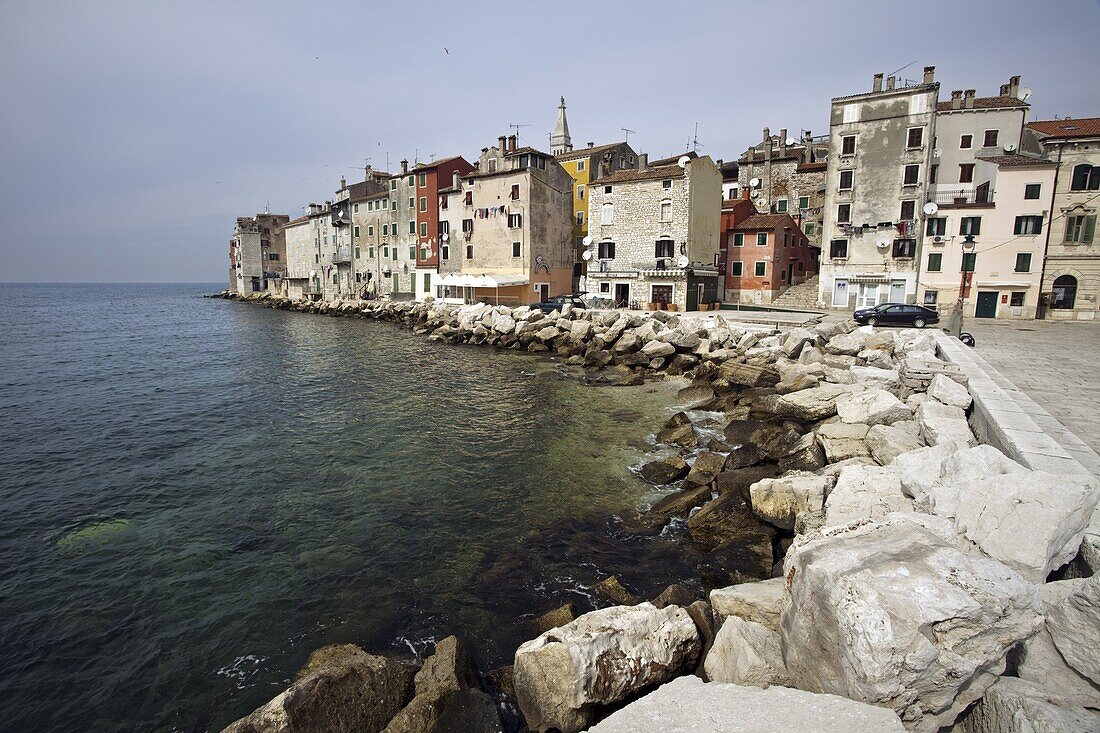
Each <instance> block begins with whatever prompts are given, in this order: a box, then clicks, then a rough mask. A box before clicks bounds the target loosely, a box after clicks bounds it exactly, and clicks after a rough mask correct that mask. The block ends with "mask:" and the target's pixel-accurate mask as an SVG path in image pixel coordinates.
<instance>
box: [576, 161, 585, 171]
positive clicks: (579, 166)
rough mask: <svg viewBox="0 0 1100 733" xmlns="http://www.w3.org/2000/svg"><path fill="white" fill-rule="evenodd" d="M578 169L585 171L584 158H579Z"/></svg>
mask: <svg viewBox="0 0 1100 733" xmlns="http://www.w3.org/2000/svg"><path fill="white" fill-rule="evenodd" d="M577 170H578V171H583V170H584V161H583V160H578V161H577Z"/></svg>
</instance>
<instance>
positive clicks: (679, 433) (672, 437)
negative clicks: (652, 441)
mask: <svg viewBox="0 0 1100 733" xmlns="http://www.w3.org/2000/svg"><path fill="white" fill-rule="evenodd" d="M657 442H658V443H670V444H672V445H678V446H680V447H682V448H694V447H695V446H697V445H699V439H698V438H697V437H696V436H695V428H694V427H692V425H691V420H690V418H688V416H687V413H685V412H677V413H676V414H675V415H673V416H672V417H670V418H669V420H668V422H666V423H665V424H664V427H662V428H661V430H660V432H658V433H657Z"/></svg>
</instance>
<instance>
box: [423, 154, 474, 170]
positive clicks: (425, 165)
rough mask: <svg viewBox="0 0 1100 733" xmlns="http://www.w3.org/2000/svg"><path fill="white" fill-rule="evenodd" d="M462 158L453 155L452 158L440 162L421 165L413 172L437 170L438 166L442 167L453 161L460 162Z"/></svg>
mask: <svg viewBox="0 0 1100 733" xmlns="http://www.w3.org/2000/svg"><path fill="white" fill-rule="evenodd" d="M461 157H462V156H461V155H452V156H450V157H447V158H440V159H439V160H433V161H430V162H428V163H421V164H420V165H418V166H416V167H415V168H413V170H414V171H428V170H431V169H432V168H435V167H437V166H441V165H443V164H444V163H449V162H450V161H452V160H458V159H459V158H461Z"/></svg>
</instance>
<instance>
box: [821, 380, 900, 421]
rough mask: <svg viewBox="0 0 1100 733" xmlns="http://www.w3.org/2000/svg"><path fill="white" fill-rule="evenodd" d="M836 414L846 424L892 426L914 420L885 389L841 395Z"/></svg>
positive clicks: (837, 402)
mask: <svg viewBox="0 0 1100 733" xmlns="http://www.w3.org/2000/svg"><path fill="white" fill-rule="evenodd" d="M853 368H854V367H853ZM836 414H837V415H839V416H840V419H841V420H842V421H844V422H846V423H862V424H863V425H892V424H894V423H896V422H900V421H902V420H911V419H912V418H913V413H912V412H911V411H910V410H909V408H908V407H906V406H905V404H904V403H903V402H902V401H901V400H899V399H898V398H897V397H895V396H894V395H893V394H891V393H890V392H887V391H886V390H884V389H868V390H862V391H854V392H849V393H848V394H843V395H840V396H839V397H837V400H836Z"/></svg>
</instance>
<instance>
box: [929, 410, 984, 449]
mask: <svg viewBox="0 0 1100 733" xmlns="http://www.w3.org/2000/svg"><path fill="white" fill-rule="evenodd" d="M917 425H918V426H919V427H920V435H921V437H922V438H923V439H924V442H925V443H927V444H928V445H943V444H944V443H965V444H967V445H976V444H977V442H978V441H977V440H975V438H974V434H973V433H972V432H970V425H969V424H968V423H967V422H966V413H964V412H963V411H962V409H961V408H959V407H951V406H950V405H945V404H943V403H942V402H937V401H936V400H925V401H924V402H922V403H921V404H920V407H918V408H917Z"/></svg>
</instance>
